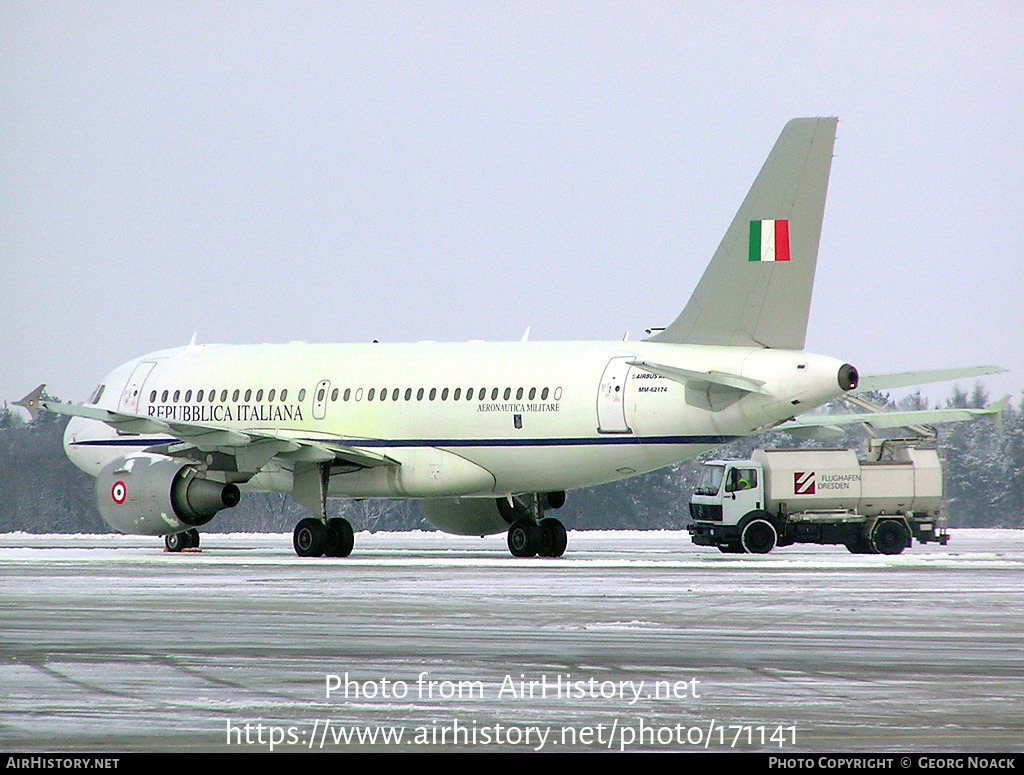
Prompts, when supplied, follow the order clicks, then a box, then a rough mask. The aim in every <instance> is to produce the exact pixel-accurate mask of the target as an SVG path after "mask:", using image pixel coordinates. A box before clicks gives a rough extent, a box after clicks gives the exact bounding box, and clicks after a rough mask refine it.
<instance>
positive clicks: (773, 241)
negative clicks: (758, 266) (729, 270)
mask: <svg viewBox="0 0 1024 775" xmlns="http://www.w3.org/2000/svg"><path fill="white" fill-rule="evenodd" d="M750 260H751V261H789V221H751V222H750Z"/></svg>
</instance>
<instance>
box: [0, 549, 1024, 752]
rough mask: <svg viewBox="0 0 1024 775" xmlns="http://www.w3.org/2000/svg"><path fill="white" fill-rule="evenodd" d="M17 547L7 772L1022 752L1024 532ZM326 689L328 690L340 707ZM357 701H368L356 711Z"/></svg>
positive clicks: (9, 634) (3, 605)
mask: <svg viewBox="0 0 1024 775" xmlns="http://www.w3.org/2000/svg"><path fill="white" fill-rule="evenodd" d="M162 549H163V546H162V541H160V540H159V539H151V538H142V537H129V536H115V535H79V536H68V535H27V534H23V533H13V534H3V535H0V698H2V701H0V749H2V750H6V751H11V750H23V751H25V750H33V751H35V750H54V751H56V750H60V751H69V752H70V751H128V750H162V751H163V750H167V751H170V750H174V751H259V750H270V748H271V747H273V749H274V750H298V749H303V750H305V749H309V748H312V749H314V750H321V749H322V750H325V751H326V750H353V749H357V750H368V749H389V750H443V749H450V748H458V749H463V750H499V749H512V750H544V751H557V750H566V749H585V750H598V749H611V750H620V749H624V750H687V749H699V750H704V749H708V750H719V751H725V750H729V749H733V748H735V749H739V750H746V751H749V750H761V751H782V752H784V753H785V752H808V751H823V752H824V751H829V752H831V751H907V752H913V751H963V752H967V751H1004V752H1005V751H1021V750H1024V531H1000V530H957V531H953V534H952V540H951V541H950V544H949V545H948V546H947V547H945V548H943V547H938V546H927V547H925V546H915V547H914V548H913V549H911V550H908V551H907V552H905V553H904V554H903V555H900V556H897V557H882V556H864V555H852V554H849V553H847V552H846V550H845V549H843V548H841V547H840V548H835V547H813V546H807V547H800V546H794V547H787V548H784V549H779V550H777V551H775V552H773V553H772V554H770V555H767V556H763V557H760V556H758V557H754V556H736V555H723V554H720V553H718V552H716V551H714V550H707V549H702V548H698V547H695V546H693V545H691V544H690V542H689V537H688V536H687V534H686V533H685V532H571V533H570V534H569V549H568V551H567V553H566V555H565V557H563V558H561V559H558V560H544V559H533V560H515V559H513V558H511V557H510V556H509V555H508V553H507V549H506V547H505V545H504V537H503V536H495V537H489V538H486V539H478V538H461V537H457V536H448V535H443V534H433V533H377V534H372V535H371V534H365V533H360V534H357V536H356V549H355V552H354V553H353V555H352V556H351V557H349V558H346V559H316V560H314V559H302V558H299V557H296V556H295V555H294V553H293V551H292V548H291V536H290V535H243V534H230V535H229V534H217V533H212V534H204V536H203V551H202V552H201V553H190V554H182V555H171V554H165V553H164V552H163V551H162ZM328 688H330V692H328ZM346 695H347V696H346Z"/></svg>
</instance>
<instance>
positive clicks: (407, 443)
mask: <svg viewBox="0 0 1024 775" xmlns="http://www.w3.org/2000/svg"><path fill="white" fill-rule="evenodd" d="M241 432H242V433H244V432H245V431H241ZM740 438H743V437H742V436H623V435H616V436H591V437H583V438H568V439H295V441H298V442H300V443H301V442H303V441H308V442H312V443H316V444H337V445H341V446H350V447H356V448H360V447H362V448H392V449H398V448H403V447H581V446H610V445H614V446H621V445H627V444H630V445H639V444H702V445H704V444H714V445H718V444H728V443H729V442H731V441H736V439H740ZM179 443H181V441H180V440H179V439H172V438H164V439H124V438H121V439H90V440H87V441H75V442H72V444H73V445H74V446H76V447H155V446H159V445H161V444H179Z"/></svg>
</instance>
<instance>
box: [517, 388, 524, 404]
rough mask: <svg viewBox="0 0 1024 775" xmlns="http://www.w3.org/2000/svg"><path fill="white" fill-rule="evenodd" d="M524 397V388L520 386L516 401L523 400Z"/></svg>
mask: <svg viewBox="0 0 1024 775" xmlns="http://www.w3.org/2000/svg"><path fill="white" fill-rule="evenodd" d="M522 398H523V389H522V388H519V390H517V391H516V401H521V400H522Z"/></svg>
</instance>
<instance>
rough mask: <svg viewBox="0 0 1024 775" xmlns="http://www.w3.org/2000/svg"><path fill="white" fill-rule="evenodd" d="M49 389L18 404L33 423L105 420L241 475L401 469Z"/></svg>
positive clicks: (345, 452)
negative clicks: (231, 462) (269, 469)
mask: <svg viewBox="0 0 1024 775" xmlns="http://www.w3.org/2000/svg"><path fill="white" fill-rule="evenodd" d="M44 388H45V385H40V386H39V387H37V388H36V389H35V390H33V391H32V392H31V393H29V394H28V395H27V396H25V398H23V399H21V401H16V402H15V404H16V405H17V406H22V407H24V408H26V409H28V411H29V413H30V414H31V415H32V418H33V419H35V418H36V417H37V416H38V414H39V412H40V411H41V410H42V411H47V412H52V413H54V414H63V415H67V416H69V417H85V418H88V419H90V420H99V421H100V422H103V423H106V424H107V425H109V426H110V427H111V428H113V429H114V430H116V431H117V432H118V433H121V434H124V435H128V436H135V435H151V434H163V435H169V436H173V437H174V438H175V439H177V441H176V442H173V443H170V444H163V445H160V446H161V447H162V451H164V452H165V453H166V454H170V455H174V454H181V453H183V452H186V451H187V450H190V449H197V450H199V451H201V452H220V453H223V454H227V455H231V456H233V457H235V459H236V461H237V464H238V468H239V470H240V471H250V472H253V473H255V472H256V471H259V469H260V468H262V467H263V466H264V465H266V464H267V463H268V462H270V460H272V459H273V458H278V459H280V460H281V461H283V462H285V463H289V464H296V463H326V462H328V461H333V460H337V461H340V462H343V463H348V464H350V465H356V466H359V467H362V468H373V467H376V466H397V465H399V463H398V461H396V460H392V459H391V458H389V457H387V456H385V455H379V454H377V453H375V452H371V451H369V450H365V449H360V448H359V447H358V445H351V444H349V443H346V442H345V441H344V440H342V439H339V440H338V441H337V442H334V441H311V440H309V439H302V438H295V437H292V436H288V435H283V434H280V433H276V432H273V431H265V430H249V429H247V430H236V429H234V428H224V427H221V426H217V425H209V424H206V423H193V422H179V421H176V420H162V419H158V418H155V417H146V416H144V415H139V414H132V413H129V412H115V411H112V410H110V409H102V408H100V407H98V406H79V405H77V404H65V403H61V402H59V401H50V400H48V399H45V398H43V395H42V394H43V389H44Z"/></svg>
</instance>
